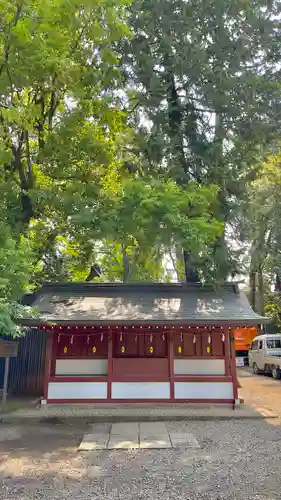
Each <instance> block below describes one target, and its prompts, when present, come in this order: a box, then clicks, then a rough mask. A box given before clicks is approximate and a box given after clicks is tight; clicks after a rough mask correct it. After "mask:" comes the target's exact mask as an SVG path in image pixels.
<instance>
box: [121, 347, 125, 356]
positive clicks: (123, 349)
mask: <svg viewBox="0 0 281 500" xmlns="http://www.w3.org/2000/svg"><path fill="white" fill-rule="evenodd" d="M121 352H122V354H124V352H125V347H124V346H123V345H122V347H121Z"/></svg>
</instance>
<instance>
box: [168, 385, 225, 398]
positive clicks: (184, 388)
mask: <svg viewBox="0 0 281 500" xmlns="http://www.w3.org/2000/svg"><path fill="white" fill-rule="evenodd" d="M232 398H233V386H232V383H231V382H175V399H232Z"/></svg>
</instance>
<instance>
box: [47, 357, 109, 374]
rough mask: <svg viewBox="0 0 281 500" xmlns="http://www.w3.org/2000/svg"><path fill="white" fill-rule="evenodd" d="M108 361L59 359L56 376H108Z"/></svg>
mask: <svg viewBox="0 0 281 500" xmlns="http://www.w3.org/2000/svg"><path fill="white" fill-rule="evenodd" d="M107 370H108V362H107V359H57V360H56V375H107Z"/></svg>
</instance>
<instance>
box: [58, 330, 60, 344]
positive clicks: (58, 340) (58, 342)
mask: <svg viewBox="0 0 281 500" xmlns="http://www.w3.org/2000/svg"><path fill="white" fill-rule="evenodd" d="M59 343H60V333H59V334H58V344H59Z"/></svg>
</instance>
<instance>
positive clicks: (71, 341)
mask: <svg viewBox="0 0 281 500" xmlns="http://www.w3.org/2000/svg"><path fill="white" fill-rule="evenodd" d="M73 338H74V335H71V339H70V343H71V344H73Z"/></svg>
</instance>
